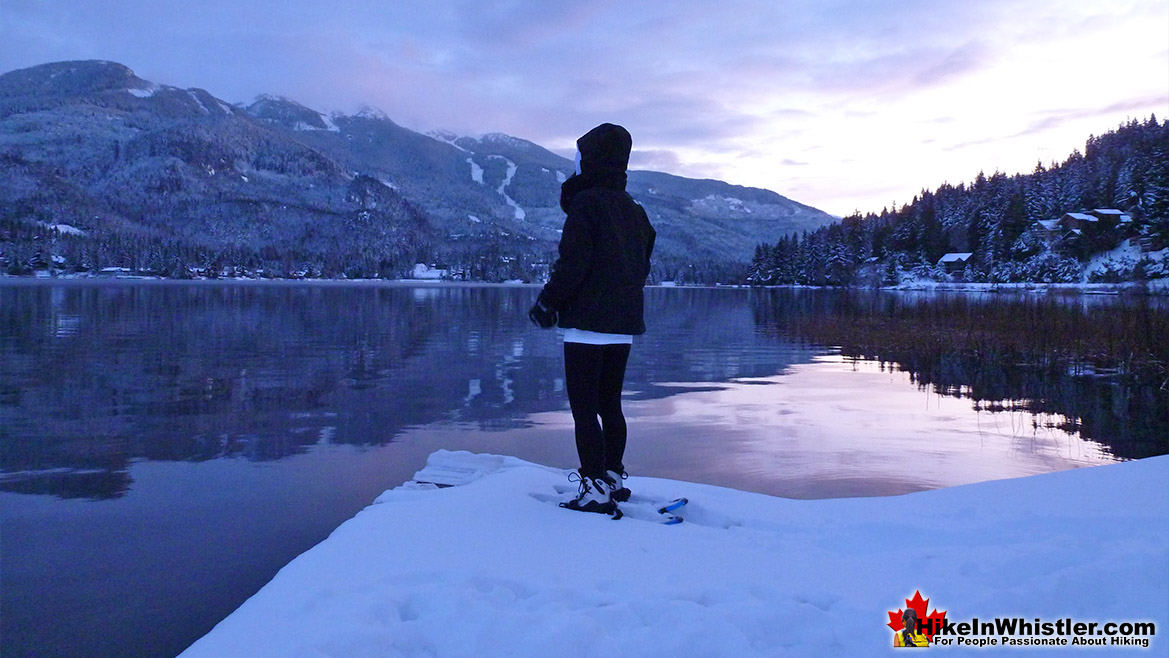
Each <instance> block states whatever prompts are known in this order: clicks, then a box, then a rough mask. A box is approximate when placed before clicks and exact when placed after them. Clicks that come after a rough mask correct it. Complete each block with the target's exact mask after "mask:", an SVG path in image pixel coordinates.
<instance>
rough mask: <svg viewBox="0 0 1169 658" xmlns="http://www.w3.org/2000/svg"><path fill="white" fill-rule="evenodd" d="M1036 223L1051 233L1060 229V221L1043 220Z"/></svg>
mask: <svg viewBox="0 0 1169 658" xmlns="http://www.w3.org/2000/svg"><path fill="white" fill-rule="evenodd" d="M1035 223H1036V224H1039V225H1040V226H1042V227H1043V228H1045V229H1047V230H1049V231H1054V230H1055V229H1057V228H1059V220H1058V219H1041V220H1039V221H1038V222H1035Z"/></svg>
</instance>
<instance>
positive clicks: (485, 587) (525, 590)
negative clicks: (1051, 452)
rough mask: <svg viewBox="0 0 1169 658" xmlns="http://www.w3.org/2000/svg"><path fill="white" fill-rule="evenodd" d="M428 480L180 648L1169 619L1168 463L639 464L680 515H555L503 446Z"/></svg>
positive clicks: (541, 647) (195, 651)
mask: <svg viewBox="0 0 1169 658" xmlns="http://www.w3.org/2000/svg"><path fill="white" fill-rule="evenodd" d="M415 477H416V480H420V481H422V480H430V481H440V482H445V483H454V484H459V485H460V486H452V487H449V488H442V489H439V488H436V487H434V486H433V485H422V484H417V483H413V482H412V483H407V484H406V485H403V486H401V487H399V488H397V489H394V490H392V491H389V492H386V493H385V494H383V495H382V496H381V497H379V498H378V500H377V501H376V504H374V505H372V506H370V507H368V508H367V509H365V510H364V511H362V512H361V513H360V514H358V515H357V516H356V517H355V518H353V519H352V520H350V521H348V522H346V523H344V524H343V525H342V526H341V527H339V528H338V529H337V530H336V531H335V532H334V533H333V535H332V536H331V537H330V538H329V539H328V540H326V541H325V542H323V543H321V544H320V545H318V546H317V547H315V548H313V549H312V550H310V551H308V552H307V553H305V554H304V555H302V556H300V557H299V558H297V559H296V560H294V561H293V562H292V563H290V564H289V565H288V566H286V567H285V568H284V569H283V570H282V571H281V572H280V573H279V574H278V575H277V576H276V578H275V579H274V580H273V581H272V582H271V583H269V584H268V585H267V586H266V587H264V588H263V589H262V590H261V591H260V592H259V593H257V594H256V595H255V596H254V597H252V598H251V599H250V600H249V601H247V602H246V603H245V604H244V605H243V606H242V607H240V609H239V610H237V611H236V612H235V613H234V614H232V615H231V616H230V617H228V618H227V619H226V620H224V621H223V622H222V623H221V624H219V625H218V626H217V627H216V628H215V629H214V630H213V631H212V632H211V633H209V634H208V635H207V636H205V637H204V638H203V639H201V640H200V641H199V642H197V643H196V644H194V645H193V646H192V647H191V648H189V649H188V650H187V651H186V652H185V653H183V654H182V656H183V658H201V657H204V656H206V657H215V658H227V657H230V656H241V657H242V656H248V657H253V656H345V657H346V658H357V657H362V656H444V657H456V656H468V657H470V656H474V657H476V658H479V657H483V656H532V657H540V658H545V657H547V656H557V657H572V656H582V657H583V656H589V657H594V656H663V657H666V656H668V657H671V658H674V657H678V656H704V657H705V656H714V657H717V656H727V657H731V656H733V657H735V658H742V657H744V656H872V655H883V654H884V653H886V652H887V648H888V647H890V646H891V645H892V641H893V640H892V637H893V631H892V630H891V629H890V628H889V627H888V626H887V625H886V624H887V622H888V621H889V619H890V613H891V612H893V613H896V612H899V611H900V609H902V608H903V607H905V605H906V599H909V598H911V597H913V596H914V594H915V593H916V592H919V591H920V592H921V594H922V595H923V596H924V597H926V598H929V599H930V603H929V607H930V609H931V610H932V609H935V608H936V609H938V610H945V611H947V618H948V619H950V620H954V621H963V620H970V619H972V618H975V617H977V618H979V619H981V620H992V619H994V618H996V617H1004V618H1005V617H1012V618H1015V617H1021V618H1024V619H1027V620H1028V621H1031V620H1034V619H1042V620H1045V621H1046V620H1052V621H1054V620H1058V619H1065V618H1071V619H1072V620H1073V621H1077V622H1080V621H1083V622H1101V623H1103V622H1109V621H1118V622H1126V621H1127V622H1133V621H1152V622H1155V623H1156V624H1157V626H1158V630H1161V631H1162V634H1163V633H1164V630H1163V629H1165V628H1169V598H1167V597H1166V596H1165V592H1166V591H1169V561H1167V560H1169V488H1167V487H1166V482H1167V481H1169V457H1156V458H1152V459H1146V460H1141V461H1138V462H1127V463H1122V464H1117V465H1111V466H1100V467H1091V468H1083V469H1078V470H1074V471H1067V472H1062V473H1055V474H1048V475H1039V476H1032V477H1028V478H1022V479H1017V480H1001V481H995V482H985V483H980V484H974V485H967V486H961V487H953V488H949V489H941V490H935V491H928V492H921V493H915V494H908V495H904V496H896V497H889V498H860V499H835V500H789V499H782V498H774V497H770V496H764V495H760V494H753V493H745V492H741V491H734V490H730V489H725V488H719V487H713V486H709V485H700V484H692V483H686V482H679V481H671V480H663V479H651V478H631V479H630V480H629V486H630V487H631V488H632V489H633V491H634V495H635V500H636V499H638V498H640V499H651V500H657V499H667V498H672V497H675V496H687V497H689V498H690V500H691V503H690V505H688V506H687V508H686V512H685V519H686V521H685V522H684V523H682V524H681V525H676V526H666V525H662V524H659V523H655V522H653V521H652V520H649V519H644V518H641V519H639V518H626V519H622V520H620V521H613V520H611V519H609V518H608V517H605V516H601V515H595V514H585V513H578V512H571V511H567V510H563V509H560V508H558V507H557V506H556V504H555V503H556V501H557V500H561V499H564V498H566V497H567V496H568V495H570V494H569V493H568V492H569V488H568V486H567V485H568V483H567V480H566V478H565V471H563V470H561V469H555V468H548V467H544V466H538V465H535V464H531V463H528V462H524V461H521V460H518V459H515V458H511V457H501V456H493V455H473V454H470V453H453V452H446V451H439V452H436V453H434V454H433V455H431V457H430V459H429V461H428V464H427V467H426V468H425V469H423V471H421V472H420V473H419V474H418V475H416V476H415ZM289 522H295V520H294V519H291V520H290V521H289ZM1069 639H1070V638H1069ZM1167 646H1169V644H1167V643H1166V639H1165V638H1164V637H1159V636H1154V637H1153V638H1152V642H1151V644H1150V649H1151V651H1150V652H1148V655H1165V650H1166V647H1167ZM938 650H941V648H940V647H939V648H938ZM948 650H949V651H953V652H954V653H956V654H958V655H963V654H972V655H985V653H986V651H985V650H966V651H964V650H962V649H958V648H957V647H949V648H948ZM1067 651H1068V647H1061V648H1059V649H1058V650H1056V653H1065V652H1067ZM1028 653H1030V652H1029V651H1028ZM1086 653H1087V654H1089V655H1093V656H1095V655H1111V654H1113V653H1119V654H1121V655H1134V654H1141V655H1145V652H1141V651H1135V652H1134V650H1133V649H1132V648H1131V647H1128V648H1112V647H1106V648H1105V649H1102V650H1101V649H1093V650H1089V651H1087V652H1086Z"/></svg>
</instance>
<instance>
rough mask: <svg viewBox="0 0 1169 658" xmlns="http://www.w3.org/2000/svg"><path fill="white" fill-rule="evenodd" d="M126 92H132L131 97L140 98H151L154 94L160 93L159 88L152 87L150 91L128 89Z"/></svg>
mask: <svg viewBox="0 0 1169 658" xmlns="http://www.w3.org/2000/svg"><path fill="white" fill-rule="evenodd" d="M126 91H128V92H130V95H131V96H137V97H138V98H150V97H151V96H153V95H154V94H156V93H158V87H150V88H148V89H127V90H126Z"/></svg>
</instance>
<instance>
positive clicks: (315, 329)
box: [0, 280, 1169, 658]
mask: <svg viewBox="0 0 1169 658" xmlns="http://www.w3.org/2000/svg"><path fill="white" fill-rule="evenodd" d="M538 290H539V289H538V288H537V287H531V286H511V287H507V286H474V285H466V286H456V285H439V284H420V285H407V284H388V283H352V284H346V283H292V282H272V283H249V282H166V281H131V282H121V281H101V282H94V281H64V282H41V281H18V280H0V578H2V583H0V585H2V594H0V606H2V609H0V638H2V640H0V642H2V645H0V652H2V653H3V655H4V656H12V657H15V656H34V655H35V656H40V657H49V656H77V655H86V656H99V657H105V656H110V657H113V656H118V657H119V658H126V657H132V656H173V655H175V654H177V653H179V652H180V651H182V650H183V649H184V648H186V647H187V646H188V645H189V644H190V643H192V642H193V641H195V640H196V639H198V638H199V637H200V636H202V635H203V634H205V633H206V632H207V631H208V630H210V629H211V627H212V626H214V625H215V624H216V623H217V622H218V621H220V620H221V619H222V618H223V617H225V616H226V615H228V614H229V613H230V612H232V611H233V610H234V609H235V608H236V607H238V606H239V605H240V604H241V603H242V602H243V601H244V600H246V599H247V597H249V596H250V595H251V594H253V593H254V592H255V591H256V590H258V589H259V588H260V587H261V586H263V585H264V584H265V583H266V582H267V581H268V580H270V579H271V578H272V576H273V575H275V573H276V572H277V571H278V570H279V569H280V568H281V567H282V566H283V565H285V564H286V563H287V562H288V561H290V560H291V559H293V558H294V557H296V556H297V555H298V554H300V553H302V552H304V551H305V550H307V549H309V548H310V547H312V546H313V545H314V544H316V543H318V542H320V541H322V540H323V539H325V538H326V537H327V536H328V535H329V533H330V532H331V531H332V530H333V529H334V528H336V527H337V526H338V525H339V524H341V523H342V522H344V521H345V520H346V519H348V518H350V517H352V516H353V515H354V514H355V513H357V512H358V511H359V510H360V509H361V508H362V507H364V506H366V505H368V504H369V503H370V502H372V501H373V499H374V498H375V497H376V496H377V495H378V494H380V493H381V492H382V491H384V490H386V489H388V488H392V487H394V486H397V485H398V484H401V483H402V482H403V481H405V480H407V479H409V478H410V477H411V476H412V474H413V473H414V472H415V471H417V470H418V469H420V468H421V467H422V466H423V464H424V462H425V459H426V456H427V455H428V454H429V453H431V452H432V451H434V450H437V449H439V448H447V449H462V450H472V451H477V452H495V453H506V454H511V455H516V456H518V457H521V458H524V459H528V460H532V461H536V462H540V463H545V464H551V465H557V466H563V467H566V468H567V467H572V466H575V460H576V456H575V451H574V448H573V441H572V421H571V416H570V415H569V413H568V409H567V399H566V397H565V393H564V381H563V372H562V361H561V351H560V343H559V336H558V334H557V332H556V331H540V330H538V329H535V328H534V327H532V326H531V325H530V324H529V323H528V320H527V317H526V313H527V309H528V307H529V306H530V305H531V303H532V302H533V301H534V299H535V296H536V294H537V293H538ZM646 298H647V324H648V325H649V327H650V333H648V334H647V335H645V336H643V337H640V338H639V339H638V340H637V342H636V343H635V345H634V348H633V353H632V356H631V358H630V364H629V371H628V375H627V379H626V415H627V416H628V418H629V424H630V446H629V451H628V453H627V456H626V464H627V466H628V468H629V470H630V472H631V474H633V475H653V476H660V477H668V478H676V479H686V480H693V481H699V482H706V483H711V484H717V485H723V486H729V487H735V488H739V489H745V490H751V491H758V492H763V493H767V494H773V495H779V496H788V497H795V498H821V497H841V496H872V495H891V494H901V493H907V492H912V491H918V490H923V489H930V488H937V487H945V486H952V485H958V484H965V483H970V482H978V481H984V480H991V479H998V478H1007V477H1018V476H1024V475H1029V474H1034V473H1042V472H1048V471H1058V470H1064V469H1070V468H1078V467H1082V466H1090V465H1095V464H1102V463H1108V462H1113V461H1117V460H1121V459H1132V458H1140V457H1145V456H1150V455H1155V454H1165V453H1166V452H1169V391H1167V390H1166V389H1169V385H1166V384H1165V383H1162V382H1164V381H1165V380H1169V373H1166V372H1165V371H1164V369H1165V364H1166V363H1169V354H1167V353H1166V350H1167V349H1169V347H1166V345H1165V343H1166V341H1165V340H1164V336H1165V335H1166V333H1165V328H1166V327H1169V319H1167V318H1169V311H1167V310H1166V308H1165V304H1164V300H1159V301H1158V300H1149V299H1145V298H1121V297H1109V298H1104V297H1071V298H1068V299H1060V300H1051V299H1047V296H1046V295H1041V296H1036V297H1027V296H1016V295H1009V296H1008V295H1004V294H997V295H996V294H987V293H983V294H978V295H974V294H970V295H961V294H949V295H944V294H922V293H895V292H856V291H851V292H850V291H817V290H767V291H762V290H740V289H691V288H651V289H647V291H646ZM1048 324H1050V326H1048ZM1012 327H1013V328H1012ZM1154 336H1160V337H1161V338H1160V342H1157V341H1155V340H1151V339H1150V337H1154ZM1130 342H1131V345H1130ZM1036 346H1038V347H1036ZM1037 350H1038V351H1037ZM1045 350H1046V351H1045ZM1105 351H1110V353H1116V354H1122V353H1123V354H1128V355H1130V356H1129V357H1126V360H1124V361H1123V362H1119V363H1118V362H1116V361H1115V360H1109V358H1108V357H1107V356H1106V355H1103V354H1104V352H1105ZM1133 354H1136V355H1138V356H1139V358H1133V357H1131V355H1133ZM1102 355H1103V356H1102Z"/></svg>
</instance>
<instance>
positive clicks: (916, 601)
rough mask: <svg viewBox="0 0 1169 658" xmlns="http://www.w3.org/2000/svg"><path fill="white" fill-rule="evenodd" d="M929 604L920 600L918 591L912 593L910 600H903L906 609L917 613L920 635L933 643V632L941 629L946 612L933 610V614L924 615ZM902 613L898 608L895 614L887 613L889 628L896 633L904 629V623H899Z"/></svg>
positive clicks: (901, 609)
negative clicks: (911, 609)
mask: <svg viewBox="0 0 1169 658" xmlns="http://www.w3.org/2000/svg"><path fill="white" fill-rule="evenodd" d="M929 604H930V600H929V599H923V598H921V591H920V590H918V591H915V592H914V593H913V598H912V599H905V606H906V607H908V608H913V611H914V612H916V613H917V619H918V620H919V621H920V622H921V624H920V628H921V634H922V635H924V636H926V638H927V639H929V641H930V642H933V641H934V633H935V631H937V630H938V629H940V628H941V627H942V623H943V622H944V621H946V611H945V610H942V611H941V612H938V609H937V608H934V611H933V612H931V613H929V615H926V613H925V611H926V608H927V607H929ZM904 612H905V609H904V608H898V609H897V612H890V613H889V623H888V626H889V628H892V629H893V630H894V631H896V632H900V631H901V630H902V629H903V628H905V622H903V621H901V615H902V614H903V613H904Z"/></svg>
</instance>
